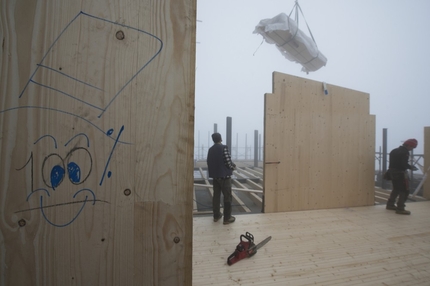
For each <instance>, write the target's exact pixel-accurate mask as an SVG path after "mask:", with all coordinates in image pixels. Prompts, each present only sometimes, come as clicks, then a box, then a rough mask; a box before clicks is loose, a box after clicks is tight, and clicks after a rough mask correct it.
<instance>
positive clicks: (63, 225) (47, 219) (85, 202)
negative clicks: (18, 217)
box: [27, 189, 96, 227]
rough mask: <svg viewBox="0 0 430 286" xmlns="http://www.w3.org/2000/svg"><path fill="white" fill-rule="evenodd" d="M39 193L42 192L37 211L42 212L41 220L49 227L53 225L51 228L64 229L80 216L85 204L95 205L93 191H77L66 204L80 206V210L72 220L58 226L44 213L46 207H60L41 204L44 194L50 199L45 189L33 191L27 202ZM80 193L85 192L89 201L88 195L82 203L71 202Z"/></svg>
mask: <svg viewBox="0 0 430 286" xmlns="http://www.w3.org/2000/svg"><path fill="white" fill-rule="evenodd" d="M39 192H42V194H40V200H39V209H40V211H41V212H42V216H43V218H44V219H45V220H46V221H47V222H48V223H49V224H50V225H53V226H55V227H65V226H68V225H70V224H71V223H72V222H74V221H75V220H76V218H77V217H78V216H79V215H80V214H81V212H82V210H83V209H84V208H85V206H86V204H87V202H88V201H90V202H91V201H92V204H93V205H94V204H95V203H96V196H95V194H94V193H93V191H91V190H90V189H81V190H79V191H77V192H76V193H75V194H74V195H73V196H72V201H71V202H69V203H67V204H79V203H80V204H82V205H81V207H80V209H79V210H78V211H77V212H76V213H75V215H74V216H73V217H72V218H70V219H69V220H68V221H66V222H65V223H61V224H59V223H56V222H53V221H52V220H51V219H50V218H48V216H47V215H46V213H45V208H48V207H54V206H56V207H58V206H61V205H54V206H46V205H44V203H43V195H44V194H46V195H47V196H48V197H50V196H51V195H50V194H49V191H48V190H46V189H37V190H35V191H34V192H31V193H30V194H29V195H28V196H27V201H28V200H29V199H30V197H32V196H33V195H35V194H38V193H39ZM81 192H85V193H88V195H90V197H91V198H90V199H88V195H86V196H85V199H84V200H83V201H82V200H81V201H73V200H74V199H75V198H76V196H77V195H78V194H79V193H81ZM63 205H65V204H63Z"/></svg>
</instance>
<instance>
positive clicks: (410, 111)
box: [195, 0, 430, 154]
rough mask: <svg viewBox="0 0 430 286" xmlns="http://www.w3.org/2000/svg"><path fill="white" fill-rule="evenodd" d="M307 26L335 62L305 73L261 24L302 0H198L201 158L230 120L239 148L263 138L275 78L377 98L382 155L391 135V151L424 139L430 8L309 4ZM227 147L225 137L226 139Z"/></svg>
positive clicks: (381, 1)
mask: <svg viewBox="0 0 430 286" xmlns="http://www.w3.org/2000/svg"><path fill="white" fill-rule="evenodd" d="M298 3H299V4H300V7H301V9H302V12H303V14H304V17H303V16H302V15H301V14H300V15H299V16H300V17H299V28H300V29H301V30H302V31H304V32H305V33H307V34H308V28H307V26H306V23H307V24H308V26H309V28H310V30H311V32H312V35H313V36H314V38H315V41H316V43H317V45H318V48H319V50H320V51H321V52H322V53H323V54H324V55H325V56H326V58H327V65H326V66H325V67H322V68H321V69H319V70H317V71H315V72H310V73H309V74H306V73H305V72H302V71H301V65H300V64H298V63H294V62H291V61H288V60H287V59H285V58H284V57H283V56H282V55H281V53H280V52H279V51H278V50H277V49H276V47H275V46H274V45H270V44H268V43H266V42H264V43H262V40H263V37H262V36H261V35H259V34H254V33H253V31H254V29H255V26H256V25H257V24H258V23H259V21H260V20H262V19H266V18H272V17H274V16H276V15H278V14H279V13H281V12H283V13H286V14H287V15H288V14H290V12H291V11H292V9H293V7H294V4H295V1H293V0H289V1H280V0H264V1H262V0H260V1H256V0H228V1H227V0H216V1H215V0H199V1H198V2H197V19H198V22H197V37H196V38H197V39H196V40H197V44H196V97H195V107H196V110H195V148H196V149H195V153H196V154H198V153H197V148H200V149H202V146H203V145H204V146H206V147H207V145H208V144H212V142H211V141H210V139H209V137H208V136H209V135H210V134H211V133H212V132H213V129H214V124H217V127H218V132H220V133H221V134H222V135H223V137H225V135H226V118H227V117H232V122H233V130H232V143H233V144H232V145H233V146H235V145H236V141H238V145H239V146H240V147H245V138H246V137H247V142H246V143H247V144H246V145H247V146H250V147H251V146H253V142H254V130H258V131H259V133H260V134H263V132H264V130H263V121H264V94H265V93H270V92H271V91H272V73H273V72H274V71H277V72H282V73H286V74H291V75H294V76H299V77H303V78H307V79H311V80H316V81H321V82H326V83H328V84H332V85H337V86H342V87H346V88H349V89H354V90H358V91H361V92H365V93H369V94H370V114H373V115H375V116H376V129H375V130H376V134H375V137H376V142H375V151H379V148H380V146H382V134H383V128H387V130H388V144H387V145H388V149H389V150H391V149H393V148H395V147H397V146H399V145H401V144H402V142H403V141H404V140H406V139H408V138H416V139H417V140H418V142H419V144H418V147H417V149H416V150H415V154H422V152H423V144H422V143H423V137H424V136H423V130H424V127H425V126H430V113H429V107H430V95H429V88H428V82H429V72H428V68H429V66H430V56H429V42H430V40H429V39H430V37H429V36H430V31H429V29H428V28H429V27H430V17H429V16H428V13H429V12H430V1H428V0H408V1H407V0H348V1H345V0H324V1H321V0H301V1H299V2H298ZM224 141H225V140H224Z"/></svg>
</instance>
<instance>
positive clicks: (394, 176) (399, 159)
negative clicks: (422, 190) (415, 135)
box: [386, 139, 418, 215]
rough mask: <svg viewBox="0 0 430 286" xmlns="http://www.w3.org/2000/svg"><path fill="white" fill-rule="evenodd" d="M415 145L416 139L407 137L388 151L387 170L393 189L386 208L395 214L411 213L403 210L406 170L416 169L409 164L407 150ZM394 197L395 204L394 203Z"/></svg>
mask: <svg viewBox="0 0 430 286" xmlns="http://www.w3.org/2000/svg"><path fill="white" fill-rule="evenodd" d="M417 145H418V141H417V140H416V139H408V140H406V141H405V142H404V143H403V145H402V146H400V147H398V148H395V149H393V150H392V151H391V152H390V165H389V167H388V172H389V175H390V176H391V181H392V183H393V190H392V191H391V194H390V198H389V199H388V202H387V206H386V208H387V209H388V210H395V211H396V213H397V214H404V215H409V214H411V212H410V211H407V210H405V202H406V200H407V199H408V196H409V178H408V172H407V170H414V171H415V170H418V169H417V168H416V167H414V166H411V165H409V151H411V150H412V149H414V148H416V147H417ZM396 199H397V206H396V205H395V202H396Z"/></svg>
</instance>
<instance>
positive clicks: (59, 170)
mask: <svg viewBox="0 0 430 286" xmlns="http://www.w3.org/2000/svg"><path fill="white" fill-rule="evenodd" d="M64 173H65V171H64V168H63V167H61V166H59V165H56V166H54V168H52V170H51V186H52V187H53V188H54V189H55V188H56V187H58V185H60V183H61V181H62V180H63V177H64Z"/></svg>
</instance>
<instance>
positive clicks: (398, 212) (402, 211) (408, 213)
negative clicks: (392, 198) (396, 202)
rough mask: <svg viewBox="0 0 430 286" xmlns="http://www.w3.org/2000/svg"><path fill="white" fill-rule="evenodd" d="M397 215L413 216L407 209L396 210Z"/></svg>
mask: <svg viewBox="0 0 430 286" xmlns="http://www.w3.org/2000/svg"><path fill="white" fill-rule="evenodd" d="M396 214H403V215H410V214H411V212H410V211H407V210H405V209H397V210H396Z"/></svg>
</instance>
